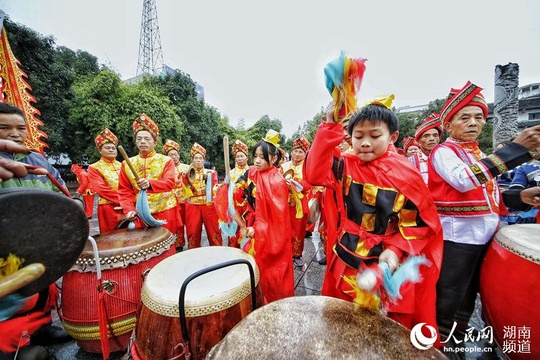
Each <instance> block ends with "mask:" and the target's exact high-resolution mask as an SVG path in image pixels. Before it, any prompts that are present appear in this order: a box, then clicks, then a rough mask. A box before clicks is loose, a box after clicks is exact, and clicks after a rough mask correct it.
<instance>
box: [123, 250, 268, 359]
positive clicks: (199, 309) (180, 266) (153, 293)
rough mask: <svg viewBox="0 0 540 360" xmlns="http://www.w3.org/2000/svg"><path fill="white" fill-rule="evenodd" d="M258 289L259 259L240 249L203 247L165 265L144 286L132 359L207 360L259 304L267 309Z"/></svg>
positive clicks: (172, 259) (175, 256)
mask: <svg viewBox="0 0 540 360" xmlns="http://www.w3.org/2000/svg"><path fill="white" fill-rule="evenodd" d="M246 262H247V263H249V264H250V266H251V268H252V270H253V277H252V275H251V274H250V269H249V267H247V266H246ZM209 270H210V271H209ZM188 284H189V286H188ZM258 284H259V270H258V267H257V265H256V263H255V259H254V258H253V257H252V256H251V255H249V254H247V253H245V252H244V251H242V250H240V249H236V248H231V247H223V246H211V247H201V248H195V249H190V250H187V251H183V252H181V253H178V254H175V255H173V256H171V257H170V258H167V259H165V260H163V261H162V262H161V263H159V264H158V265H156V266H155V267H154V268H153V269H152V270H151V271H150V272H149V273H148V275H147V277H146V279H145V281H144V285H143V288H142V292H141V300H142V307H141V311H140V313H139V318H138V319H137V325H136V326H135V330H134V332H133V338H132V346H131V348H130V349H129V353H130V355H131V356H132V357H133V358H134V359H143V360H149V359H171V358H180V357H181V356H185V355H186V354H187V353H191V358H192V359H193V360H196V359H204V358H205V356H206V355H207V353H208V352H209V351H210V349H211V348H212V347H213V346H214V345H215V344H217V343H218V342H219V341H220V340H221V339H222V338H223V337H224V336H225V335H226V334H227V333H228V332H229V330H230V329H231V328H233V327H234V326H235V325H236V324H237V323H238V322H240V321H241V320H242V319H243V318H244V317H245V316H247V315H248V314H249V313H250V312H251V311H252V310H253V308H254V304H253V302H254V301H255V307H257V306H260V305H261V304H262V299H263V297H262V292H261V290H260V287H259V285H258ZM253 287H254V290H253V289H252V288H253ZM181 297H184V298H185V301H184V310H185V324H184V325H182V321H181V320H180V317H181V315H182V314H181V312H184V311H180V310H179V302H181V301H180V298H181ZM183 327H185V329H183ZM183 332H184V333H187V336H184V335H183ZM186 338H188V339H186ZM187 340H189V345H186V342H187Z"/></svg>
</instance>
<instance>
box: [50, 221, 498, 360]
mask: <svg viewBox="0 0 540 360" xmlns="http://www.w3.org/2000/svg"><path fill="white" fill-rule="evenodd" d="M97 233H98V228H97V218H96V217H95V216H94V218H92V219H91V220H90V235H91V236H92V235H95V234H97ZM202 244H203V246H208V241H207V238H206V233H205V232H204V230H203V242H202ZM225 244H226V243H225V241H224V245H225ZM323 256H324V254H323V250H322V243H321V241H320V237H319V233H318V232H316V231H315V232H313V235H312V236H311V237H307V238H306V239H305V243H304V254H303V256H302V258H303V260H304V265H303V266H302V267H301V268H299V267H295V268H294V275H295V296H303V295H320V293H321V288H322V282H323V278H324V272H325V270H326V265H320V264H319V263H318V261H319V260H320V259H321V258H322V257H323ZM291 261H292V260H291ZM477 304H478V306H477V309H476V311H475V315H474V317H473V319H472V320H471V323H470V325H471V326H474V327H475V328H476V329H482V328H483V327H484V326H485V325H484V323H483V321H482V320H481V316H480V309H479V305H480V302H479V301H477ZM55 324H58V325H60V324H61V322H60V320H59V319H58V317H55ZM488 345H489V344H487V343H486V342H485V341H483V342H478V343H466V346H467V347H468V348H475V347H476V348H481V349H484V348H485V347H487V346H488ZM48 348H49V350H50V351H51V353H52V354H53V356H54V358H55V359H58V360H71V359H85V360H93V359H95V360H97V359H102V356H101V354H93V353H88V352H86V351H84V350H82V349H80V348H79V346H78V345H77V343H76V342H75V341H71V342H68V343H65V344H61V345H52V346H49V347H48ZM123 355H124V353H123V352H117V353H113V354H111V356H110V358H109V359H112V360H115V359H121V358H122V356H123ZM446 355H447V356H448V355H449V354H446ZM450 358H455V359H481V360H487V359H497V360H499V359H504V357H503V356H502V353H501V352H500V350H499V349H498V348H496V347H494V348H492V349H491V351H481V352H471V353H466V354H463V356H462V357H459V356H452V355H451V354H450Z"/></svg>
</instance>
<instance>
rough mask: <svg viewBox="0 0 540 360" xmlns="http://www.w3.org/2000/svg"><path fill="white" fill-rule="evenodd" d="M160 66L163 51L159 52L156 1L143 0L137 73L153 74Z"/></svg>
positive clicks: (159, 42)
mask: <svg viewBox="0 0 540 360" xmlns="http://www.w3.org/2000/svg"><path fill="white" fill-rule="evenodd" d="M162 67H163V53H162V52H161V38H160V36H159V25H158V17H157V9H156V1H155V0H143V14H142V21H141V38H140V40H139V61H138V63H137V75H142V74H154V73H155V71H156V70H158V69H161V68H162Z"/></svg>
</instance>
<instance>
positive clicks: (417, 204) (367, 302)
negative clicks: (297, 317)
mask: <svg viewBox="0 0 540 360" xmlns="http://www.w3.org/2000/svg"><path fill="white" fill-rule="evenodd" d="M392 99H393V95H392V96H390V97H389V98H385V99H378V100H375V101H373V102H371V103H369V104H368V105H366V106H365V107H363V108H362V109H360V110H357V111H356V112H355V113H354V114H353V116H352V118H351V120H350V122H349V128H348V132H349V135H351V136H352V148H353V153H352V154H349V153H346V154H344V153H342V154H341V155H340V156H336V153H335V152H334V149H335V148H336V146H338V145H339V144H340V143H341V141H342V140H343V138H344V135H343V131H342V126H341V124H340V123H339V122H335V121H334V117H333V112H332V111H329V112H328V113H327V115H326V116H327V121H326V122H325V123H322V124H321V125H320V126H319V129H318V131H317V134H316V136H315V139H314V140H313V145H312V147H311V150H310V153H309V154H308V157H307V159H306V167H305V176H306V180H307V181H308V182H310V183H311V184H316V185H322V186H325V187H328V188H331V189H335V191H336V198H337V201H338V210H339V211H340V214H341V219H342V220H341V221H340V224H339V229H338V232H337V239H336V242H335V245H334V247H333V251H332V252H331V253H329V254H328V267H329V269H328V270H327V273H326V276H325V280H324V285H323V292H322V295H327V296H333V297H337V298H341V299H344V300H348V301H353V302H355V303H358V304H360V305H362V306H366V307H371V308H374V309H380V308H382V311H383V313H387V315H388V316H389V317H390V318H393V319H394V320H396V321H398V322H400V323H401V324H403V325H404V326H406V327H408V328H409V329H410V328H412V327H413V326H414V325H416V324H418V323H427V324H428V325H430V326H431V327H432V331H435V329H436V321H435V284H436V282H437V278H438V276H439V269H440V263H441V258H442V231H441V225H440V222H439V219H438V216H437V212H436V209H435V205H434V203H433V200H432V199H431V197H430V196H429V195H427V194H429V192H428V189H427V187H426V185H425V184H424V181H423V180H422V177H421V176H420V174H419V173H418V172H417V171H416V169H415V168H414V167H413V166H412V165H411V163H410V162H408V161H407V159H405V158H404V157H403V156H401V155H399V154H398V153H397V152H395V151H393V150H391V149H394V146H393V143H394V142H395V141H396V140H397V138H398V135H399V132H398V120H397V117H396V115H395V114H394V113H393V112H392V111H391V110H390V105H391V101H392ZM329 241H330V239H329ZM409 255H424V256H425V257H426V258H427V259H428V260H429V262H430V263H431V265H430V266H422V267H421V268H420V274H421V278H422V279H421V281H420V282H419V283H417V284H413V283H410V282H409V283H405V284H404V286H403V287H402V288H401V295H402V298H401V299H400V300H397V301H395V302H394V301H391V300H390V298H389V297H387V296H386V295H385V293H384V292H381V297H380V299H379V298H378V296H377V295H376V294H373V293H371V292H367V291H365V290H362V289H360V287H359V286H358V284H357V275H358V274H359V273H361V272H362V271H363V269H364V268H366V267H367V266H372V265H376V264H377V263H382V262H385V263H387V264H388V267H389V269H390V271H392V272H393V271H394V270H395V269H396V268H397V267H398V266H399V265H400V263H401V262H403V261H404V260H406V259H407V257H408V256H409Z"/></svg>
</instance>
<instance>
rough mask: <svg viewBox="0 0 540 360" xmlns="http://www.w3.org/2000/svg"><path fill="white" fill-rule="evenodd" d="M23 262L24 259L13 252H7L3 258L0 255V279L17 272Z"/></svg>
mask: <svg viewBox="0 0 540 360" xmlns="http://www.w3.org/2000/svg"><path fill="white" fill-rule="evenodd" d="M23 262H24V259H21V258H19V257H18V256H17V255H14V254H9V255H8V256H7V257H6V258H5V259H4V258H1V257H0V279H3V278H4V277H6V276H9V275H11V274H14V273H15V272H17V270H19V269H20V268H21V265H22V263H23Z"/></svg>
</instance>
